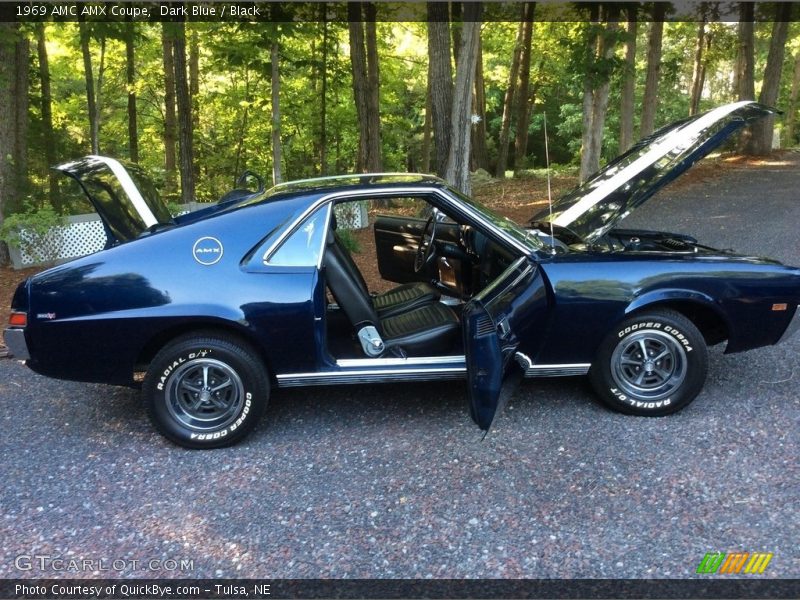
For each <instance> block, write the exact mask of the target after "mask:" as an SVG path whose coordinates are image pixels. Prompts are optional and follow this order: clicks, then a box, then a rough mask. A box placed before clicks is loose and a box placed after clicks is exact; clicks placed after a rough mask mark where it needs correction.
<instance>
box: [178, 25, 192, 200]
mask: <svg viewBox="0 0 800 600" xmlns="http://www.w3.org/2000/svg"><path fill="white" fill-rule="evenodd" d="M176 32H177V35H176V36H175V39H174V41H173V51H174V59H175V97H176V100H177V103H178V139H179V140H180V144H179V146H180V173H181V202H183V203H184V204H188V203H189V202H194V200H195V184H194V146H193V141H194V140H193V132H192V101H191V97H190V95H189V82H188V80H187V73H186V67H187V65H186V29H185V24H184V23H183V22H181V23H178V26H177V29H176Z"/></svg>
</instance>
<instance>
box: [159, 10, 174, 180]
mask: <svg viewBox="0 0 800 600" xmlns="http://www.w3.org/2000/svg"><path fill="white" fill-rule="evenodd" d="M172 28H173V25H172V24H171V23H162V24H161V51H162V60H163V63H164V171H165V176H166V177H165V179H166V181H165V184H166V189H167V193H168V194H174V193H175V190H176V189H177V181H176V177H175V169H176V166H177V159H176V144H177V139H178V117H177V115H176V114H175V59H174V54H173V46H174V44H173V33H172Z"/></svg>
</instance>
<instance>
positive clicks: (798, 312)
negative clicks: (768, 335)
mask: <svg viewBox="0 0 800 600" xmlns="http://www.w3.org/2000/svg"><path fill="white" fill-rule="evenodd" d="M798 331H800V304H798V305H797V307H796V308H795V309H794V316H793V317H792V320H791V321H789V325H788V326H787V327H786V331H784V332H783V335H782V336H781V337H780V339H779V340H778V341H777V342H776V344H780V343H781V342H785V341H786V340H788V339H789V338H790V337H792V336H793V335H794V334H795V333H797V332H798Z"/></svg>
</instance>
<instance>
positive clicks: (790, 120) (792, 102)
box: [786, 50, 800, 147]
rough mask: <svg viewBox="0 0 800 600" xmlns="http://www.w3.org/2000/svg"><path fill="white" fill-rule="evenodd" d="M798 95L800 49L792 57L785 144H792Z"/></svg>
mask: <svg viewBox="0 0 800 600" xmlns="http://www.w3.org/2000/svg"><path fill="white" fill-rule="evenodd" d="M799 96H800V50H798V51H797V54H796V55H795V57H794V76H793V77H792V91H791V93H790V95H789V107H788V109H787V111H786V145H787V146H790V147H791V146H794V144H795V139H794V130H795V123H796V122H797V99H798V97H799Z"/></svg>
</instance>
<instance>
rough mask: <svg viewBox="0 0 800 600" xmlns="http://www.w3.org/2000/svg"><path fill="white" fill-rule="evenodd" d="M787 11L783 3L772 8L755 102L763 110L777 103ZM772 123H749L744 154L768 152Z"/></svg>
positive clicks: (789, 8) (788, 6)
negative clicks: (768, 41) (748, 134)
mask: <svg viewBox="0 0 800 600" xmlns="http://www.w3.org/2000/svg"><path fill="white" fill-rule="evenodd" d="M791 11H792V5H791V4H790V3H787V2H779V3H777V4H776V6H775V23H774V24H773V27H772V37H771V38H770V44H769V55H768V56H767V67H766V70H765V71H764V81H763V82H762V84H761V93H760V94H759V95H758V101H759V102H761V104H766V105H767V106H774V105H775V103H776V102H777V100H778V91H779V87H780V83H781V72H782V71H783V57H784V53H785V52H784V51H785V49H786V36H787V34H788V31H789V18H790V17H791ZM774 121H775V118H774V117H773V116H772V115H770V116H768V117H766V118H764V119H760V120H758V121H756V122H755V123H753V125H752V126H751V128H750V129H751V131H750V140H749V142H748V144H747V148H746V151H747V153H748V154H755V155H759V156H763V155H766V154H769V153H770V152H771V151H772V135H773V133H772V131H773V127H774Z"/></svg>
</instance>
